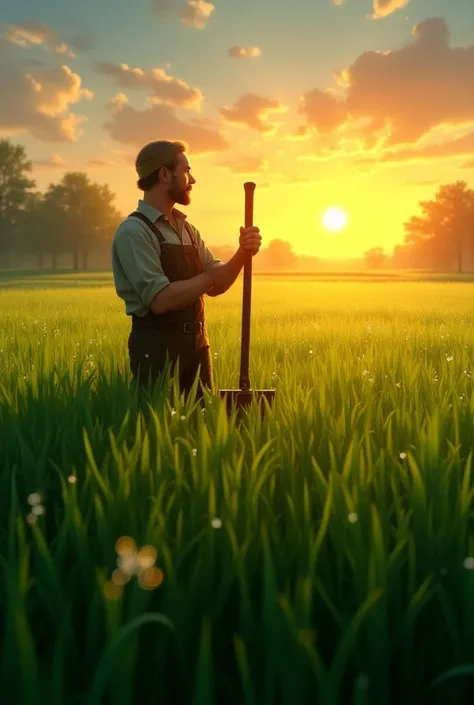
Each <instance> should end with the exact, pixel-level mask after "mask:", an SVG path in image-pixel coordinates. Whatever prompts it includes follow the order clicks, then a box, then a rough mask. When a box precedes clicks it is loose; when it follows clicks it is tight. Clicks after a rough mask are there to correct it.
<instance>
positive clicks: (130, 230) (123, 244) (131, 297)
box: [112, 140, 262, 396]
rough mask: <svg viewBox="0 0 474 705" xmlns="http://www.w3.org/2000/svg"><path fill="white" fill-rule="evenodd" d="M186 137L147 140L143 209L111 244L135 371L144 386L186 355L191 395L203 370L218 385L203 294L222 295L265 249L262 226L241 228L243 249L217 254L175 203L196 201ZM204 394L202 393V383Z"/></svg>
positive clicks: (208, 382)
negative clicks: (248, 256) (224, 256)
mask: <svg viewBox="0 0 474 705" xmlns="http://www.w3.org/2000/svg"><path fill="white" fill-rule="evenodd" d="M186 150H187V145H185V144H184V143H183V142H170V141H166V140H161V141H157V142H151V143H149V144H147V145H145V146H144V147H143V148H142V149H141V150H140V152H139V154H138V156H137V158H136V162H135V168H136V171H137V174H138V182H137V186H138V188H139V189H140V190H141V191H143V192H144V195H143V199H141V200H139V201H138V207H137V209H136V211H134V212H133V213H131V214H130V215H129V216H128V217H127V218H126V219H125V220H124V221H123V222H122V223H121V224H120V225H119V227H118V229H117V232H116V233H115V236H114V239H113V243H112V270H113V275H114V283H115V289H116V292H117V295H118V296H119V297H120V298H121V299H123V300H124V302H125V312H126V314H127V315H128V316H131V319H132V327H131V332H130V335H129V339H128V351H129V359H130V368H131V371H132V375H133V380H134V382H135V383H136V384H137V385H138V386H139V387H142V388H143V387H147V385H148V384H149V383H151V385H152V386H153V385H154V384H155V382H156V380H157V378H158V376H159V374H160V373H161V372H162V371H163V370H164V368H165V363H166V359H167V357H168V359H169V360H170V362H171V370H172V371H173V370H174V367H175V364H176V362H177V361H178V360H179V386H180V391H181V392H182V391H184V392H185V393H186V395H187V393H188V392H189V390H190V388H191V386H192V384H193V383H194V381H195V379H196V376H197V374H198V371H199V379H200V382H201V383H202V385H204V386H206V387H207V388H208V389H212V388H213V379H212V377H213V369H212V358H211V352H210V346H209V338H208V335H207V329H206V319H205V306H204V294H207V295H208V296H219V295H220V294H223V293H224V292H225V291H227V290H228V289H229V288H230V287H231V286H232V284H233V283H234V282H235V280H236V279H237V277H238V275H239V272H240V271H241V269H242V267H243V264H244V252H245V251H249V250H250V251H251V252H252V254H253V255H256V254H257V253H258V252H259V249H260V245H261V241H262V238H261V236H260V231H259V228H257V227H254V226H253V227H250V228H243V227H242V228H240V238H239V247H238V249H237V251H236V253H235V255H234V256H233V257H232V258H231V259H230V260H229V261H228V262H226V263H225V264H224V263H223V262H222V261H221V260H219V259H216V258H215V257H214V255H213V254H212V252H211V251H210V250H209V248H208V247H207V246H206V244H205V242H204V240H203V239H202V237H201V235H200V233H199V231H198V230H197V229H196V228H195V227H194V225H191V223H189V221H187V219H186V215H185V214H184V213H182V212H181V211H179V210H177V209H176V208H175V204H177V203H179V204H180V205H184V206H187V205H189V203H190V202H191V189H192V187H193V185H194V184H195V183H196V180H195V178H194V177H193V176H192V175H191V167H190V163H189V160H188V157H187V154H186ZM198 394H199V396H202V394H201V393H200V389H199V385H198Z"/></svg>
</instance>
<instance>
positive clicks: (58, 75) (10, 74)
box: [0, 42, 94, 142]
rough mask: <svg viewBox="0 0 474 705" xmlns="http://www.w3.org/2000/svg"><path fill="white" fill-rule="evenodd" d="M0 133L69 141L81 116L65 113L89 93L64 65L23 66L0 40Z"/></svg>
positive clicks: (82, 119)
mask: <svg viewBox="0 0 474 705" xmlns="http://www.w3.org/2000/svg"><path fill="white" fill-rule="evenodd" d="M0 64H1V66H2V72H1V73H0V95H3V96H8V100H2V101H0V133H2V134H10V135H15V134H22V133H23V134H24V133H27V134H29V135H31V136H32V137H34V138H35V139H38V140H43V141H51V142H54V141H56V142H68V141H69V142H72V141H75V140H76V139H77V138H78V136H79V135H80V130H79V125H80V124H81V123H82V122H83V121H84V118H83V117H82V116H79V115H74V114H72V113H71V112H69V107H70V106H71V105H72V104H75V103H78V102H80V101H81V100H84V99H86V100H90V99H91V98H92V97H93V95H94V94H93V93H92V92H91V91H89V90H87V89H85V88H83V86H82V80H81V77H80V76H79V75H78V74H77V73H74V72H73V71H71V69H70V68H69V67H68V66H65V65H63V66H57V67H36V68H31V67H29V68H28V70H25V67H24V66H22V64H21V63H19V62H18V61H15V60H14V59H13V58H12V55H11V52H10V51H9V48H8V46H7V44H5V43H1V42H0Z"/></svg>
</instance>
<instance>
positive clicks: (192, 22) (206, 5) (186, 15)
mask: <svg viewBox="0 0 474 705" xmlns="http://www.w3.org/2000/svg"><path fill="white" fill-rule="evenodd" d="M214 9H215V7H214V5H213V4H212V3H210V2H206V1H205V0H187V1H186V3H185V5H184V7H183V9H182V10H181V12H180V17H181V21H182V22H183V23H184V24H186V25H188V26H189V27H194V28H195V29H204V27H205V26H206V22H207V21H208V20H209V18H210V16H211V14H212V12H213V11H214Z"/></svg>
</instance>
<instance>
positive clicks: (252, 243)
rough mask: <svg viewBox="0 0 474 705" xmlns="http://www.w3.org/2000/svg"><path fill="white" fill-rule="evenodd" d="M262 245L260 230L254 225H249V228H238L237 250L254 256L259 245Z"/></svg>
mask: <svg viewBox="0 0 474 705" xmlns="http://www.w3.org/2000/svg"><path fill="white" fill-rule="evenodd" d="M261 244H262V236H261V235H260V229H259V228H257V227H256V226H255V225H251V226H250V227H249V228H240V237H239V249H240V250H243V251H244V252H248V251H249V250H250V252H251V253H252V256H254V255H256V254H257V253H258V252H259V250H260V245H261Z"/></svg>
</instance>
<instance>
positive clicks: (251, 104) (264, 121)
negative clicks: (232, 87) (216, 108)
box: [220, 93, 287, 135]
mask: <svg viewBox="0 0 474 705" xmlns="http://www.w3.org/2000/svg"><path fill="white" fill-rule="evenodd" d="M286 110H287V107H286V106H284V105H282V104H281V103H280V102H279V101H278V100H272V99H271V98H263V97H262V96H259V95H255V94H254V93H246V94H245V95H243V96H242V97H241V98H239V100H238V101H237V102H236V103H235V104H234V105H233V106H231V107H227V106H225V107H223V108H221V109H220V113H221V115H222V116H223V117H224V118H225V120H227V121H228V122H230V123H233V124H235V125H246V126H247V127H249V128H250V129H251V130H256V131H257V132H260V133H261V134H262V135H270V134H273V133H275V132H276V130H277V129H278V127H279V123H275V122H273V123H271V122H268V118H269V117H270V116H271V115H273V114H276V113H282V112H286Z"/></svg>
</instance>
